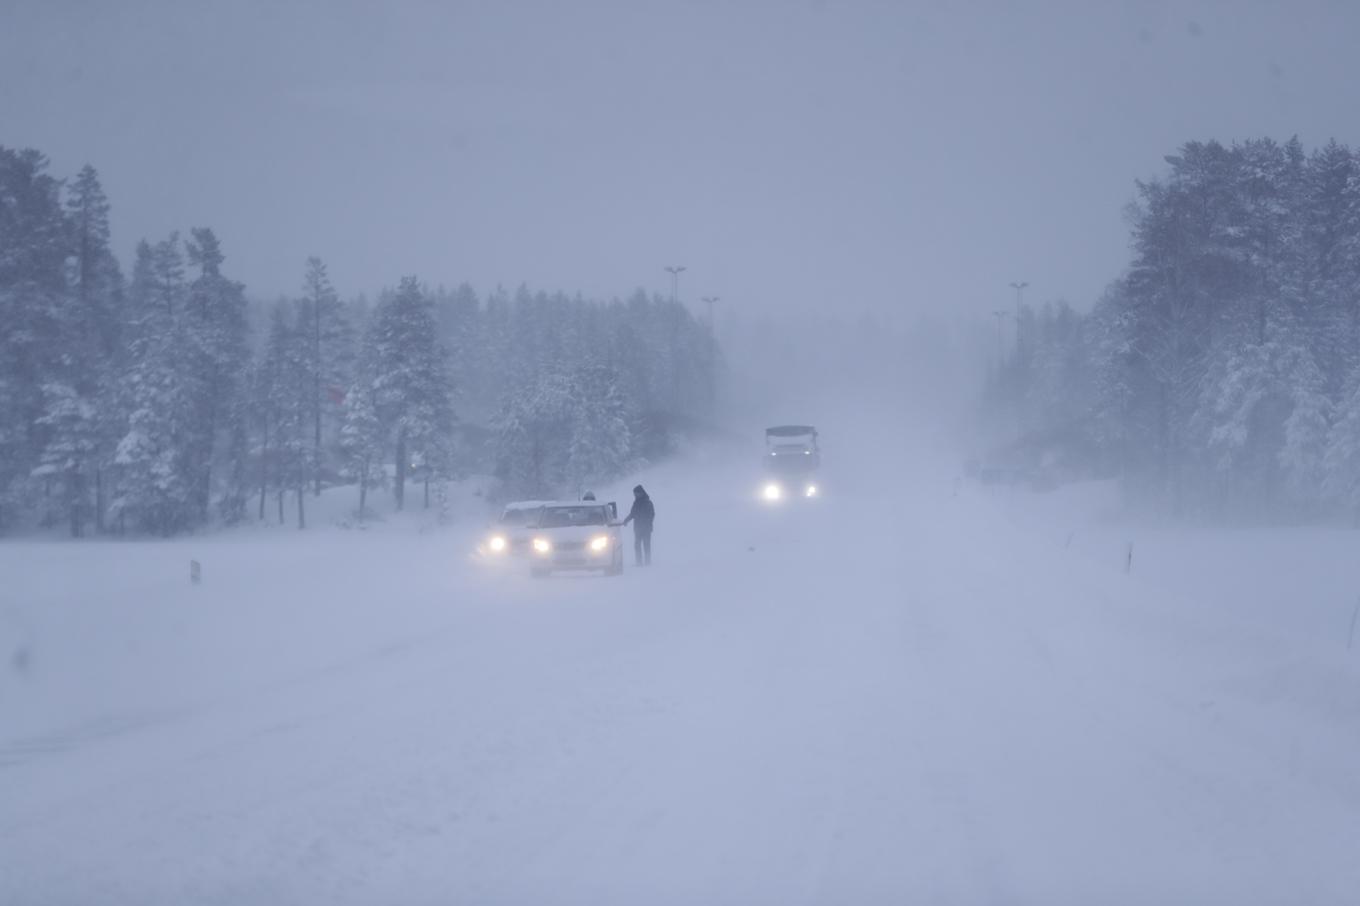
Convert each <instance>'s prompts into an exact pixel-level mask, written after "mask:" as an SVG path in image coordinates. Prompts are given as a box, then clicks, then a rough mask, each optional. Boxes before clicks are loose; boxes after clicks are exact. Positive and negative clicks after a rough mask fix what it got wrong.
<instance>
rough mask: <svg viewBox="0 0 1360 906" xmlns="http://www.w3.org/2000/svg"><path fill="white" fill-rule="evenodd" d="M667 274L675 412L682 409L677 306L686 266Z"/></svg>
mask: <svg viewBox="0 0 1360 906" xmlns="http://www.w3.org/2000/svg"><path fill="white" fill-rule="evenodd" d="M665 270H666V273H668V274H670V275H671V311H670V322H671V343H670V345H671V350H670V351H671V355H670V359H671V361H670V369H671V407H672V408H673V409H675V410H678V409H679V408H680V312H679V311H677V310H676V305H677V304H678V303H679V301H680V275H681V274H682V273H684V270H685V267H684V265H675V266H674V267H669V266H668V267H667V268H666V269H665Z"/></svg>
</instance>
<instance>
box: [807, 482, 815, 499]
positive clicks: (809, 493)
mask: <svg viewBox="0 0 1360 906" xmlns="http://www.w3.org/2000/svg"><path fill="white" fill-rule="evenodd" d="M805 493H806V494H807V496H809V497H816V496H817V486H816V485H815V484H810V485H808V486H807V491H806V492H805Z"/></svg>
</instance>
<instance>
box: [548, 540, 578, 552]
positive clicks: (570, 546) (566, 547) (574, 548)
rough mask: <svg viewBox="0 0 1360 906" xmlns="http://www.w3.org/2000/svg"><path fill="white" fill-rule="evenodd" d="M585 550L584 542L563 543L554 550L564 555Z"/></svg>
mask: <svg viewBox="0 0 1360 906" xmlns="http://www.w3.org/2000/svg"><path fill="white" fill-rule="evenodd" d="M585 549H586V543H585V542H584V541H562V542H560V543H558V544H554V545H553V550H559V551H562V552H563V553H580V552H581V551H583V550H585Z"/></svg>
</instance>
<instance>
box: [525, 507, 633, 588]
mask: <svg viewBox="0 0 1360 906" xmlns="http://www.w3.org/2000/svg"><path fill="white" fill-rule="evenodd" d="M528 528H529V531H530V540H529V553H528V557H529V572H530V573H531V574H532V575H534V576H546V575H548V574H549V573H552V572H556V571H559V570H561V571H565V570H601V571H603V572H604V574H605V575H607V576H617V575H618V574H619V573H621V572H623V533H622V531H621V529H620V524H619V508H618V506H617V505H616V504H614V503H596V502H595V501H593V500H583V501H575V502H570V503H550V504H547V505H545V506H543V507H542V508H541V509H539V510H538V515H537V518H536V520H535V521H534V523H533V524H532V525H530V526H529V527H528Z"/></svg>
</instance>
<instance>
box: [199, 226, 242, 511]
mask: <svg viewBox="0 0 1360 906" xmlns="http://www.w3.org/2000/svg"><path fill="white" fill-rule="evenodd" d="M191 236H192V238H191V239H190V241H189V242H188V243H187V245H186V249H187V251H188V255H189V261H190V263H191V264H193V265H194V266H195V267H197V268H198V271H199V273H198V276H197V277H196V278H195V279H194V281H193V282H192V283H191V284H190V285H189V292H188V297H187V300H186V304H185V317H184V333H185V337H186V340H187V348H186V349H185V350H184V352H185V359H184V363H185V369H184V371H183V372H182V380H183V381H184V387H185V392H186V395H187V398H188V401H189V407H190V412H189V420H188V424H187V426H186V427H187V430H186V436H185V450H186V454H187V456H186V465H187V468H188V469H189V471H190V474H189V481H190V485H191V487H192V488H193V500H194V506H195V508H196V510H197V517H198V519H199V520H200V521H201V520H204V519H206V518H207V516H208V507H209V503H210V501H211V498H212V491H213V469H214V466H215V465H216V464H217V463H218V462H219V459H220V457H219V447H220V441H221V440H223V439H224V438H227V437H230V436H231V435H232V433H233V432H234V430H236V429H237V428H238V427H239V426H236V425H234V424H233V423H232V419H233V416H235V415H236V414H237V413H239V412H240V411H241V409H240V407H239V399H238V394H239V393H241V392H242V389H243V388H242V386H241V382H240V380H239V377H240V375H241V374H242V373H243V372H244V370H245V365H246V363H247V362H248V361H249V348H250V347H249V331H250V326H249V323H248V321H247V319H246V302H245V288H244V287H243V286H242V285H241V284H240V283H237V282H235V281H232V280H228V279H227V278H226V277H225V276H223V274H222V263H223V261H224V256H223V254H222V249H221V245H220V244H219V243H218V241H217V237H216V236H215V235H214V234H213V231H212V230H210V229H206V228H196V229H194V230H192V231H191ZM234 468H236V466H235V465H233V466H231V467H230V468H229V471H231V470H232V469H234Z"/></svg>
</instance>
